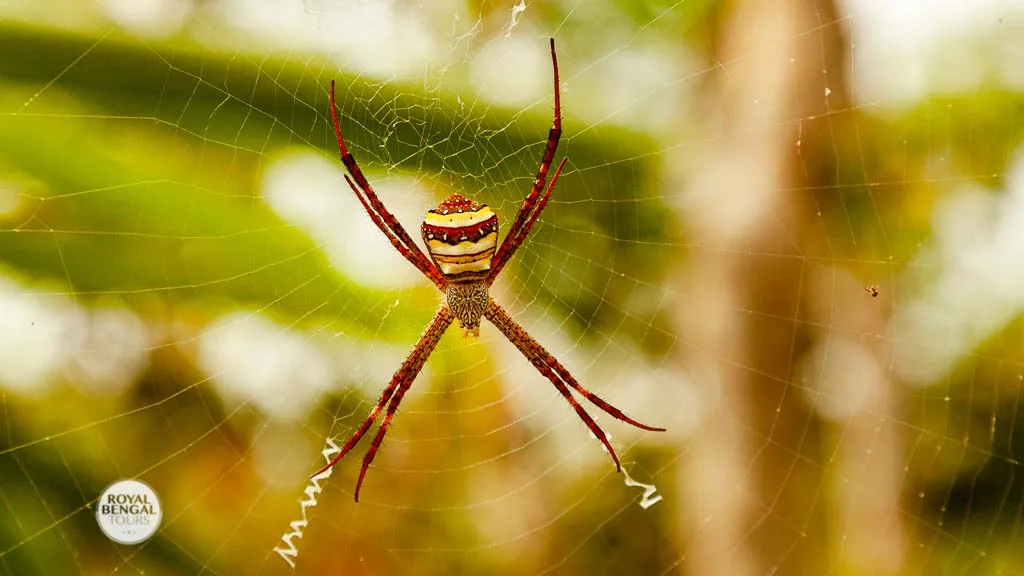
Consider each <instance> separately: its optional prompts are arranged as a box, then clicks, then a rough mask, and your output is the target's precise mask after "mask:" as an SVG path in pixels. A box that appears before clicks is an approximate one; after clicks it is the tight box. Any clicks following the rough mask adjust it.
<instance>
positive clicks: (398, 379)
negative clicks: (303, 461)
mask: <svg viewBox="0 0 1024 576" xmlns="http://www.w3.org/2000/svg"><path fill="white" fill-rule="evenodd" d="M454 318H455V316H454V315H452V313H451V310H449V309H448V307H447V306H444V307H442V308H441V310H439V311H438V312H437V314H436V315H434V319H433V320H431V321H430V324H429V325H428V326H427V329H426V330H425V331H424V332H423V335H422V336H420V339H419V341H418V342H417V343H416V346H415V347H414V348H413V349H412V352H411V353H410V354H409V356H408V357H407V358H406V359H405V362H402V365H401V366H400V367H399V368H398V371H397V372H395V375H394V376H392V377H391V382H389V383H388V385H387V387H386V388H384V392H382V393H381V395H380V400H378V401H377V405H376V406H374V407H373V410H371V411H370V415H369V416H368V417H367V418H366V420H364V421H363V423H362V425H361V426H359V429H358V430H356V433H355V434H354V435H353V436H352V438H351V439H350V440H349V441H348V442H346V443H345V446H344V447H343V448H342V449H341V452H339V453H338V454H337V455H336V456H335V457H334V458H333V459H332V460H331V461H330V462H328V463H327V465H326V466H324V467H323V468H321V469H320V470H317V472H316V473H315V474H313V476H317V475H318V474H320V473H322V472H324V471H325V470H327V469H328V468H330V467H332V466H334V465H335V464H337V463H338V461H339V460H341V459H342V458H343V457H344V456H345V454H348V452H349V450H351V449H352V448H354V447H355V445H356V444H358V443H359V440H361V439H362V437H363V435H364V434H366V431H367V430H369V429H370V426H372V425H373V422H374V420H376V419H377V415H378V414H380V411H381V409H383V408H384V405H385V404H387V402H388V400H392V402H394V400H393V398H394V397H396V396H397V397H398V400H399V401H401V395H404V394H405V390H406V389H408V388H409V386H410V385H411V384H412V381H413V380H415V379H416V375H417V374H419V372H420V370H421V369H422V368H423V364H424V363H425V362H426V361H427V357H429V356H430V353H431V352H433V350H434V347H435V346H437V342H438V341H439V340H440V339H441V335H442V334H444V331H445V329H447V328H448V326H449V325H451V323H452V320H454ZM396 390H397V392H396ZM397 407H398V406H397V404H396V405H395V408H397ZM392 412H393V410H392V409H391V407H390V406H389V407H388V415H387V417H386V419H385V425H386V422H387V419H390V418H391V414H392ZM379 444H380V442H379V441H378V440H377V439H374V447H373V448H371V451H376V449H377V445H379ZM365 473H366V468H365V467H364V468H363V472H362V473H361V474H360V475H359V483H360V484H362V481H363V475H364V474H365ZM356 501H357V502H358V501H359V488H358V485H357V487H356Z"/></svg>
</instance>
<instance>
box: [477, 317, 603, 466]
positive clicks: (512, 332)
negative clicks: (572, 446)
mask: <svg viewBox="0 0 1024 576" xmlns="http://www.w3.org/2000/svg"><path fill="white" fill-rule="evenodd" d="M484 317H485V318H487V319H488V320H490V321H491V323H492V324H494V325H495V326H497V327H498V330H500V331H501V333H502V334H504V335H505V337H506V338H508V340H509V342H511V343H512V344H514V345H515V347H516V348H518V349H519V351H520V352H522V353H523V356H526V358H527V360H529V361H530V363H531V364H533V366H534V367H535V368H536V369H537V370H539V371H540V373H541V374H543V375H544V377H545V378H547V379H548V380H550V381H551V383H552V384H554V385H555V388H557V389H558V392H559V393H561V394H562V397H564V398H565V399H566V401H568V402H569V405H570V406H572V409H573V410H575V411H576V414H577V415H578V416H579V417H580V420H583V423H584V424H586V425H587V428H590V431H591V432H592V433H593V434H594V436H596V437H597V439H598V440H600V441H601V443H602V444H604V447H605V448H606V449H607V450H608V454H610V455H611V457H612V460H614V461H615V470H616V472H619V471H621V470H622V465H621V464H619V457H618V456H617V455H616V454H615V449H614V448H612V445H611V443H610V442H609V441H608V437H607V436H606V435H605V433H604V431H603V430H601V427H600V426H598V425H597V422H594V419H593V418H591V417H590V414H587V411H586V410H584V409H583V406H580V403H579V402H577V401H576V398H575V397H574V396H573V395H572V393H571V392H570V391H569V388H568V387H567V386H566V385H565V382H563V381H562V379H561V378H559V376H558V375H557V374H555V372H554V371H552V370H551V367H550V366H551V363H552V361H553V360H554V358H552V357H551V354H549V353H548V352H547V351H546V350H544V348H543V347H541V345H540V344H538V343H537V341H536V340H534V339H533V338H531V337H530V335H529V334H528V333H527V332H526V329H525V328H523V327H522V326H520V325H519V323H517V322H516V321H515V320H513V319H512V317H511V316H509V315H508V313H507V312H505V310H504V309H502V308H501V307H500V306H498V305H497V303H495V302H494V300H491V301H490V302H489V303H488V305H487V310H486V311H485V312H484Z"/></svg>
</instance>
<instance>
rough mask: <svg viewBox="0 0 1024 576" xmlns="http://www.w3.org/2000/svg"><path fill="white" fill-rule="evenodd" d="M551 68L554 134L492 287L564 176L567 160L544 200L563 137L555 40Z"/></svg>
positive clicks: (500, 254)
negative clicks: (561, 174)
mask: <svg viewBox="0 0 1024 576" xmlns="http://www.w3.org/2000/svg"><path fill="white" fill-rule="evenodd" d="M551 68H552V70H553V74H554V78H555V117H554V120H552V122H551V130H550V131H549V132H548V143H547V145H546V146H545V147H544V156H543V157H541V160H540V168H539V169H538V170H537V177H536V178H535V179H534V181H533V188H532V189H531V190H530V194H529V195H527V196H526V199H525V200H524V201H523V207H522V208H521V209H520V210H519V213H518V214H516V218H515V220H513V221H512V225H511V226H510V227H509V229H508V236H506V237H505V241H504V242H502V243H501V248H499V249H498V251H497V253H496V254H495V255H494V259H493V261H492V264H491V271H490V274H488V276H487V283H488V284H491V283H493V282H494V279H495V278H497V277H498V274H499V273H501V269H502V268H504V267H505V264H506V263H507V262H508V261H509V258H511V257H512V254H513V253H515V251H516V248H518V247H519V246H520V245H521V244H522V243H523V241H524V240H525V239H526V234H527V233H528V232H529V228H530V227H531V226H533V223H534V221H536V220H537V218H538V217H539V216H540V212H541V210H543V209H544V206H545V205H546V204H547V201H548V197H549V196H551V189H552V188H554V186H555V180H557V179H558V175H559V174H560V173H561V172H562V167H563V166H564V165H565V160H562V163H561V164H559V165H558V169H557V170H556V171H555V174H554V176H552V177H551V184H549V185H548V187H547V192H546V193H545V194H544V196H543V198H541V195H540V193H541V190H544V182H545V181H546V179H547V174H548V169H550V168H551V162H552V161H554V159H555V151H556V150H558V140H559V138H561V137H562V100H561V96H560V92H559V86H558V58H557V56H555V39H554V38H552V39H551ZM538 201H539V203H538Z"/></svg>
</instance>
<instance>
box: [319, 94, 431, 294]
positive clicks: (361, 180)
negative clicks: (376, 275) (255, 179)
mask: <svg viewBox="0 0 1024 576" xmlns="http://www.w3.org/2000/svg"><path fill="white" fill-rule="evenodd" d="M331 117H332V118H333V120H334V134H335V136H336V137H337V139H338V150H339V152H340V153H341V163H342V164H344V165H345V169H346V170H348V173H349V174H350V175H351V176H352V180H355V182H356V184H358V185H359V188H360V190H357V189H356V187H355V186H354V185H353V183H352V181H351V180H349V178H348V177H347V176H346V178H345V179H346V180H348V184H349V186H351V187H352V191H353V192H355V193H356V196H358V197H359V201H360V203H362V205H363V207H364V208H365V209H366V212H367V213H368V214H369V215H370V218H371V219H372V220H373V223H374V224H376V225H377V228H379V229H380V230H381V232H383V233H384V234H385V235H386V236H387V237H388V240H390V241H391V244H392V245H393V246H394V247H395V248H396V249H398V251H399V252H400V253H401V254H402V256H404V257H405V259H406V260H408V261H409V262H410V263H412V265H413V266H415V267H416V268H417V269H419V271H420V272H422V273H423V274H424V275H425V276H426V277H427V278H429V279H430V280H431V281H432V282H433V283H434V284H436V285H437V287H438V288H440V289H441V290H444V288H445V285H446V282H445V280H444V276H442V275H441V271H440V270H438V269H437V267H436V266H435V265H434V263H433V262H431V261H430V260H429V259H427V257H426V256H425V255H424V254H423V252H422V251H421V250H420V249H419V247H418V246H417V245H416V244H415V243H414V242H413V241H412V238H411V237H410V236H409V233H408V232H406V231H405V228H404V227H403V226H402V224H401V223H400V222H399V221H398V219H397V218H395V216H394V215H393V214H392V213H391V212H389V211H388V209H387V208H385V207H384V203H382V202H381V201H380V199H379V198H378V197H377V193H376V192H374V191H373V187H372V186H370V183H369V181H367V180H366V176H364V175H363V171H362V170H360V169H359V165H358V164H356V160H355V158H353V157H352V154H350V153H349V151H348V148H347V147H346V146H345V139H344V138H343V137H342V135H341V122H340V121H339V119H338V107H337V105H336V104H335V101H334V80H331ZM360 192H361V193H360Z"/></svg>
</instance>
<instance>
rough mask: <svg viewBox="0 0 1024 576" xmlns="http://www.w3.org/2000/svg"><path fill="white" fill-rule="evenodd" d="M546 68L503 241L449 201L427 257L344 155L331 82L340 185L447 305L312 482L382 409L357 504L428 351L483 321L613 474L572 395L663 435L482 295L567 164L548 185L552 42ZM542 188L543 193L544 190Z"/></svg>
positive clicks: (434, 217)
mask: <svg viewBox="0 0 1024 576" xmlns="http://www.w3.org/2000/svg"><path fill="white" fill-rule="evenodd" d="M551 68H552V70H553V72H554V80H555V117H554V120H553V121H552V124H551V130H550V131H549V132H548V142H547V145H546V146H545V147H544V155H543V156H542V157H541V161H540V168H539V169H538V170H537V177H536V178H534V180H533V187H532V188H531V189H530V193H529V194H528V195H527V196H526V199H525V200H523V206H522V208H520V209H519V212H518V213H517V214H516V217H515V218H514V219H513V220H512V223H511V224H510V225H509V227H508V232H507V233H506V236H505V240H504V241H503V242H502V243H501V246H498V216H497V215H496V214H495V213H494V211H492V210H491V209H490V208H488V207H487V205H485V204H481V203H479V202H473V201H472V200H469V199H467V198H465V197H464V196H461V195H459V194H452V195H451V196H449V197H448V198H446V199H445V200H444V202H441V203H440V204H438V206H437V208H434V209H433V210H431V211H429V212H427V216H426V218H424V219H423V226H422V228H421V232H422V233H423V241H424V242H425V243H426V245H427V253H428V254H429V255H430V257H429V258H428V257H427V256H426V255H424V254H423V251H422V250H420V248H419V247H418V246H417V245H416V243H415V242H413V240H412V237H410V236H409V233H408V232H406V230H405V227H403V226H402V224H401V223H400V222H399V221H398V219H397V218H395V215H394V214H392V213H391V212H390V211H389V210H388V209H387V207H385V206H384V203H383V202H381V201H380V198H378V197H377V194H376V193H375V192H374V191H373V188H372V187H371V186H370V183H369V182H368V181H367V180H366V176H364V175H363V171H362V170H360V169H359V165H358V164H356V160H355V158H353V157H352V154H350V153H349V151H348V148H347V147H346V146H345V139H344V138H342V136H341V122H340V121H339V120H338V108H337V106H335V104H334V81H333V80H332V81H331V116H332V118H333V120H334V133H335V135H336V136H337V137H338V151H339V152H340V153H341V162H342V164H344V165H345V170H347V171H348V174H346V175H345V181H346V182H348V185H349V187H350V188H352V192H353V193H354V194H355V195H356V198H358V199H359V203H360V204H362V205H363V208H365V209H366V213H367V214H368V215H369V216H370V219H371V220H373V223H374V224H376V225H377V228H379V229H380V231H381V232H382V233H383V234H384V236H386V237H387V239H388V241H389V242H391V245H392V246H394V247H395V249H396V250H398V252H399V253H400V254H401V255H402V256H404V257H405V259H406V260H408V261H409V263H410V264H412V265H413V266H415V267H416V269H417V270H419V271H420V272H422V273H423V275H424V276H426V277H427V279H429V280H430V281H431V282H433V283H434V285H435V286H437V287H438V289H440V290H441V291H442V292H444V294H445V298H446V299H447V302H446V303H445V304H442V305H441V309H440V310H438V311H437V314H435V315H434V319H433V320H431V321H430V324H429V325H428V326H427V328H426V330H424V331H423V335H422V336H420V339H419V341H418V342H417V343H416V347H415V348H413V350H412V353H410V354H409V356H408V357H407V358H406V359H405V362H402V365H401V367H399V368H398V371H397V372H395V375H394V376H393V377H392V378H391V382H389V383H388V385H387V386H386V387H385V388H384V391H383V392H381V395H380V400H378V401H377V404H376V405H375V406H374V407H373V410H371V411H370V415H369V416H368V417H367V418H366V420H364V421H363V423H362V424H361V425H360V426H359V429H358V430H356V432H355V434H353V435H352V438H350V439H349V441H348V442H346V443H345V446H344V447H343V448H342V449H341V451H339V452H338V453H337V454H336V455H335V456H334V458H332V459H331V461H330V462H328V463H327V465H326V466H324V467H323V468H321V469H320V471H319V472H317V473H316V474H314V475H313V476H314V477H316V476H317V475H319V474H320V473H321V472H324V471H325V470H327V469H328V468H330V467H331V466H334V465H335V464H337V463H338V461H339V460H341V459H342V458H343V457H344V456H345V454H348V452H349V450H351V449H352V448H353V447H354V446H355V445H356V443H358V442H359V439H360V438H362V437H363V435H364V434H366V432H367V430H369V429H370V426H372V425H373V422H374V421H375V420H376V419H377V416H378V415H379V414H380V413H381V411H382V410H385V407H387V410H386V412H385V413H384V421H383V422H381V425H380V430H378V431H377V435H376V436H374V437H373V442H372V443H371V444H370V449H369V450H368V451H367V452H366V456H364V457H363V466H362V468H361V469H360V470H359V480H357V481H356V490H355V499H356V502H358V501H359V487H360V486H362V485H363V478H364V477H365V476H366V470H367V468H369V467H370V463H371V462H373V457H374V455H376V454H377V449H378V448H380V444H381V442H383V441H384V434H385V433H386V432H387V430H388V425H390V424H391V418H392V417H393V416H394V415H395V412H396V411H397V410H398V404H399V403H400V402H401V401H402V397H403V396H405V393H406V392H408V391H409V387H410V386H412V381H413V380H414V379H415V378H416V375H417V374H419V372H420V370H421V369H422V368H423V364H424V363H425V362H426V361H427V357H428V356H430V353H431V352H433V351H434V347H435V346H437V343H438V342H440V341H441V336H442V335H443V334H444V331H445V330H447V329H448V327H449V326H451V324H452V322H454V321H455V320H458V321H459V324H460V325H461V326H462V335H463V336H468V335H474V336H478V335H479V334H480V319H481V318H486V319H487V320H488V321H489V322H490V323H491V324H493V325H494V326H495V327H496V328H497V329H498V331H499V332H501V333H502V334H503V335H504V336H505V337H506V338H508V340H509V341H510V342H512V344H513V345H515V347H516V348H518V349H519V351H520V352H522V353H523V356H525V357H526V359H527V360H529V361H530V363H531V364H533V366H534V368H536V369H537V371H538V372H540V373H541V374H542V375H543V376H544V377H545V378H547V379H548V380H549V381H550V382H551V384H553V385H554V386H555V389H556V390H558V393H559V394H561V395H562V397H563V398H565V400H566V401H567V402H568V403H569V405H570V406H572V409H573V410H575V411H576V414H577V415H578V416H579V417H580V419H581V420H583V422H584V423H585V424H586V425H587V428H590V431H591V432H592V433H593V434H594V436H596V437H597V439H598V440H600V441H601V443H602V444H604V447H605V450H607V451H608V454H610V455H611V457H612V460H614V461H615V468H616V469H617V470H618V469H619V468H620V464H619V457H618V456H616V455H615V449H614V448H612V445H611V442H609V440H608V435H606V434H605V433H604V431H602V430H601V427H600V426H598V425H597V422H595V421H594V419H593V418H591V417H590V415H589V414H587V411H586V410H584V409H583V407H582V406H580V403H579V401H577V400H576V398H575V397H574V396H573V395H572V391H574V390H575V391H576V392H577V393H579V394H580V395H581V396H583V397H584V398H586V399H587V400H589V401H590V402H592V403H593V404H594V405H595V406H597V407H598V408H600V409H601V410H604V411H605V412H607V413H608V414H610V415H611V416H613V417H614V418H617V419H619V420H621V421H623V422H626V423H627V424H631V425H633V426H636V427H637V428H641V429H643V430H652V431H663V430H665V429H664V428H656V427H654V426H648V425H646V424H641V423H639V422H637V421H636V420H633V419H632V418H630V417H629V416H626V415H625V414H623V413H622V411H621V410H619V409H618V408H616V407H614V406H612V405H611V404H609V403H607V402H605V401H604V400H602V399H601V398H600V397H598V396H597V395H596V394H594V393H593V392H591V391H590V390H587V389H586V388H584V387H583V386H582V385H581V384H580V383H579V382H577V381H576V379H575V378H573V375H572V374H570V373H569V370H567V369H566V368H565V366H562V363H561V362H559V361H558V359H557V358H555V357H554V356H552V355H551V354H550V353H549V352H548V351H547V350H545V349H544V347H543V346H541V345H540V343H538V342H537V341H536V340H534V339H533V337H532V336H530V334H529V333H528V332H527V331H526V329H525V328H523V327H522V326H520V325H519V324H518V323H516V321H515V320H513V319H512V317H511V316H509V314H508V312H505V310H504V309H503V308H502V307H501V306H498V303H497V302H495V301H494V300H492V299H491V298H490V297H489V296H488V295H487V287H488V286H490V285H491V283H492V282H494V279H495V277H497V276H498V274H500V273H501V271H502V269H503V268H504V267H505V264H507V263H508V261H509V259H510V258H512V255H513V254H515V252H516V250H518V249H519V247H520V246H522V244H523V242H525V241H526V237H527V236H528V235H529V234H530V229H531V228H532V227H533V224H534V223H535V222H536V221H537V219H538V218H539V217H540V213H541V212H543V211H544V207H545V206H547V203H548V199H549V198H550V197H551V190H552V189H553V188H554V187H555V182H556V181H557V180H558V175H559V174H561V173H562V168H564V167H565V159H564V158H563V159H562V161H561V162H560V163H559V164H558V167H557V168H555V172H554V173H553V174H552V175H551V181H550V182H548V181H547V176H548V168H550V167H551V162H552V161H553V160H554V158H555V151H556V150H557V148H558V139H559V138H560V137H561V135H562V107H561V104H560V102H559V95H558V60H557V59H556V58H555V40H554V38H552V39H551ZM545 183H547V188H545V187H544V184H545Z"/></svg>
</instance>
